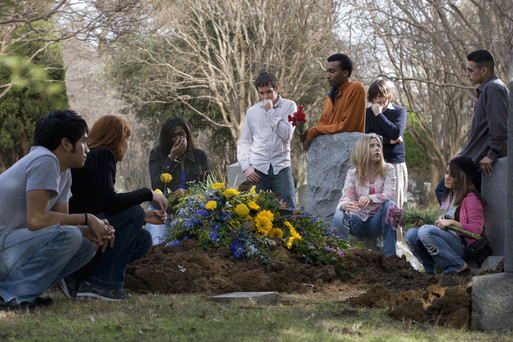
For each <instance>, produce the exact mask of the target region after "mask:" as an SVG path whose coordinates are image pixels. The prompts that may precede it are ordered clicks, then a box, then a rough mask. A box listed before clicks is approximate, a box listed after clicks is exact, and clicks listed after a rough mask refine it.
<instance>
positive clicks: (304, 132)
mask: <svg viewBox="0 0 513 342" xmlns="http://www.w3.org/2000/svg"><path fill="white" fill-rule="evenodd" d="M307 134H308V130H307V129H305V130H304V131H303V132H299V141H300V142H301V143H303V142H305V139H306V135H307Z"/></svg>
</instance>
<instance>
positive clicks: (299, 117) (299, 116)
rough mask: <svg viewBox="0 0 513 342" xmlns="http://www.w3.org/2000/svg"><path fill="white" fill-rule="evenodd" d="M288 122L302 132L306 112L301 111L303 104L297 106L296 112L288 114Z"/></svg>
mask: <svg viewBox="0 0 513 342" xmlns="http://www.w3.org/2000/svg"><path fill="white" fill-rule="evenodd" d="M289 122H292V126H297V128H298V130H299V133H301V132H303V129H304V127H305V123H306V114H305V113H303V106H297V112H295V113H294V114H292V115H289Z"/></svg>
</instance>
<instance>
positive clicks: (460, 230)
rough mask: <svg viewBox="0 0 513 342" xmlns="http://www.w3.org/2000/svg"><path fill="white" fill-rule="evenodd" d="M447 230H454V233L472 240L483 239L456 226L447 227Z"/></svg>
mask: <svg viewBox="0 0 513 342" xmlns="http://www.w3.org/2000/svg"><path fill="white" fill-rule="evenodd" d="M445 228H447V229H450V230H453V231H455V232H457V233H461V234H463V235H466V236H468V237H471V238H473V239H476V240H480V239H481V235H478V234H475V233H472V232H469V231H468V230H465V229H461V228H458V227H455V226H447V227H445Z"/></svg>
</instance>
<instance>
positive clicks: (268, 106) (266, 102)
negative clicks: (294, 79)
mask: <svg viewBox="0 0 513 342" xmlns="http://www.w3.org/2000/svg"><path fill="white" fill-rule="evenodd" d="M263 102H264V103H263V105H264V109H265V111H266V112H267V111H269V110H270V109H271V108H273V100H271V99H265V100H264V101H263Z"/></svg>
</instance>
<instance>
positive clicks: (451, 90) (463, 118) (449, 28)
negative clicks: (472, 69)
mask: <svg viewBox="0 0 513 342" xmlns="http://www.w3.org/2000/svg"><path fill="white" fill-rule="evenodd" d="M341 2H343V3H344V6H345V9H346V10H347V11H349V12H350V13H351V14H352V18H358V19H354V20H353V22H352V25H351V29H352V32H353V35H352V38H353V43H357V44H364V46H366V47H368V49H369V50H368V55H367V64H368V67H367V68H366V70H368V75H367V76H368V77H369V78H374V77H378V76H380V77H383V78H386V79H389V80H391V81H393V82H394V83H395V85H396V87H397V90H398V95H399V96H398V97H399V101H400V102H401V103H402V104H403V105H404V106H405V107H406V108H407V109H408V111H409V113H410V114H411V115H412V116H411V117H412V118H413V119H414V121H415V124H413V123H414V122H413V121H412V120H409V124H408V129H409V131H410V132H411V133H412V136H413V138H414V141H415V143H416V144H417V145H418V146H419V148H420V149H421V151H422V152H423V153H425V154H426V155H427V157H428V158H429V160H430V161H431V165H432V184H433V185H434V186H436V185H437V184H438V181H439V179H440V173H439V170H441V169H443V166H444V165H445V164H446V163H447V161H448V160H449V159H450V158H451V157H452V156H454V154H455V153H457V152H458V151H459V150H460V149H461V147H462V146H463V144H464V142H465V141H466V138H467V135H468V130H469V126H470V122H471V119H472V116H473V110H472V109H473V106H474V102H475V99H476V97H475V92H474V87H471V86H470V85H469V84H468V82H467V80H466V78H465V76H464V72H465V62H466V55H467V54H468V53H469V52H471V51H473V50H476V49H489V50H491V51H492V53H494V55H495V57H496V61H497V69H496V72H497V73H498V74H499V75H500V76H501V78H502V79H505V76H506V75H507V71H508V70H507V68H508V64H507V60H508V51H509V50H511V49H512V47H513V15H512V13H513V3H512V2H511V1H508V0H463V1H452V0H420V1H410V0H392V1H374V0H372V1H371V0H358V1H354V0H342V1H341ZM417 123H418V124H417Z"/></svg>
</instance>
